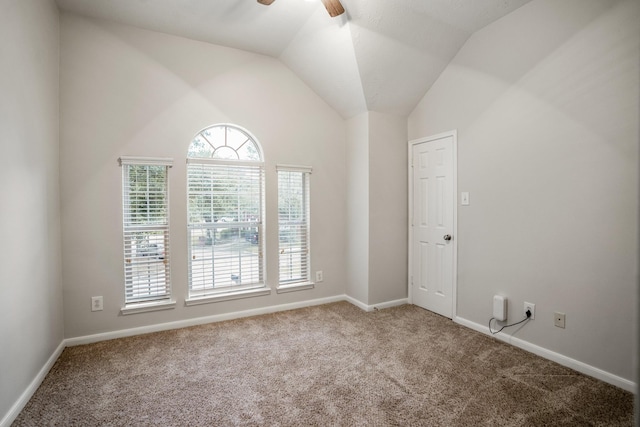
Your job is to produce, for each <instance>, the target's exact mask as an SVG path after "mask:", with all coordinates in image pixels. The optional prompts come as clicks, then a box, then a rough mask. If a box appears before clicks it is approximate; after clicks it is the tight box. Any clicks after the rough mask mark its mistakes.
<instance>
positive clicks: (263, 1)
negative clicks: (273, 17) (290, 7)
mask: <svg viewBox="0 0 640 427" xmlns="http://www.w3.org/2000/svg"><path fill="white" fill-rule="evenodd" d="M274 1H276V0H258V3H260V4H263V5H265V6H269V5H270V4H271V3H273V2H274Z"/></svg>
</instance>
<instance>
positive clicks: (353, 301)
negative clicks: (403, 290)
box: [344, 295, 409, 311]
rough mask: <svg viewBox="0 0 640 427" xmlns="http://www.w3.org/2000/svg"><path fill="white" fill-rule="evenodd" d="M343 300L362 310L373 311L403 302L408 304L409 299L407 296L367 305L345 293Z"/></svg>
mask: <svg viewBox="0 0 640 427" xmlns="http://www.w3.org/2000/svg"><path fill="white" fill-rule="evenodd" d="M344 300H345V301H347V302H350V303H351V304H353V305H355V306H356V307H358V308H360V309H361V310H364V311H373V310H382V309H384V308H390V307H395V306H398V305H403V304H408V303H409V299H408V298H401V299H397V300H393V301H385V302H381V303H380V304H373V305H367V304H365V303H363V302H362V301H360V300H357V299H355V298H353V297H352V296H349V295H345V296H344Z"/></svg>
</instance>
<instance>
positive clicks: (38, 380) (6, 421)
mask: <svg viewBox="0 0 640 427" xmlns="http://www.w3.org/2000/svg"><path fill="white" fill-rule="evenodd" d="M65 347H66V345H65V341H64V340H62V341H61V342H60V344H59V345H58V347H57V348H56V349H55V350H54V351H53V353H52V354H51V356H49V359H47V362H46V363H45V364H44V366H43V367H42V368H41V369H40V371H38V374H37V375H36V376H35V378H34V379H33V381H31V383H30V384H29V386H28V387H27V388H26V390H25V391H24V392H22V394H21V395H20V398H18V400H17V401H16V403H14V404H13V406H12V407H11V409H9V412H7V413H6V414H5V416H4V417H3V418H2V420H0V427H9V426H10V425H11V423H13V422H14V421H15V419H16V418H17V417H18V415H20V411H22V409H23V408H24V407H25V405H26V404H27V403H28V402H29V399H31V396H33V394H34V393H35V392H36V390H37V389H38V387H40V384H42V381H44V378H45V377H46V376H47V374H48V373H49V371H50V370H51V368H52V367H53V364H54V363H56V360H58V357H60V355H61V354H62V351H63V350H64V348H65Z"/></svg>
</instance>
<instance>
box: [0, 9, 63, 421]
mask: <svg viewBox="0 0 640 427" xmlns="http://www.w3.org/2000/svg"><path fill="white" fill-rule="evenodd" d="M58 37H59V22H58V10H57V7H56V5H55V3H54V2H53V1H49V0H20V1H18V0H15V1H14V0H2V1H0V76H2V77H1V78H0V94H1V95H2V96H0V141H1V142H2V156H0V182H1V183H2V192H1V193H0V200H1V203H0V245H2V252H1V254H2V256H0V300H2V301H3V302H4V307H3V309H2V314H1V316H2V317H1V318H0V342H2V351H0V420H2V418H4V417H5V416H9V415H8V412H9V410H10V409H12V407H13V409H14V410H15V409H16V408H15V407H14V405H16V404H18V400H19V398H20V396H21V395H22V393H23V392H24V391H25V390H26V389H27V387H28V386H29V384H30V383H31V382H32V381H33V380H34V379H35V378H36V376H37V374H38V372H39V371H40V370H41V368H42V367H43V366H45V364H46V362H47V360H48V359H49V358H50V357H51V356H52V355H53V354H54V352H55V351H56V349H57V348H58V346H59V345H60V343H61V342H62V340H63V338H64V336H63V315H62V287H61V279H60V214H59V194H60V193H59V176H58V173H59V169H58V60H59V48H58ZM14 415H16V414H14Z"/></svg>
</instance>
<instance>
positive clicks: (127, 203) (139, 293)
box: [119, 157, 171, 306]
mask: <svg viewBox="0 0 640 427" xmlns="http://www.w3.org/2000/svg"><path fill="white" fill-rule="evenodd" d="M119 160H120V164H121V166H122V184H123V185H122V194H123V203H122V206H123V231H124V274H125V306H126V305H135V304H139V303H148V302H153V301H164V300H169V299H170V298H171V280H170V278H171V271H170V262H169V261H170V250H169V249H170V246H169V188H168V179H169V176H168V170H169V167H171V159H155V158H134V157H121V158H120V159H119Z"/></svg>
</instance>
